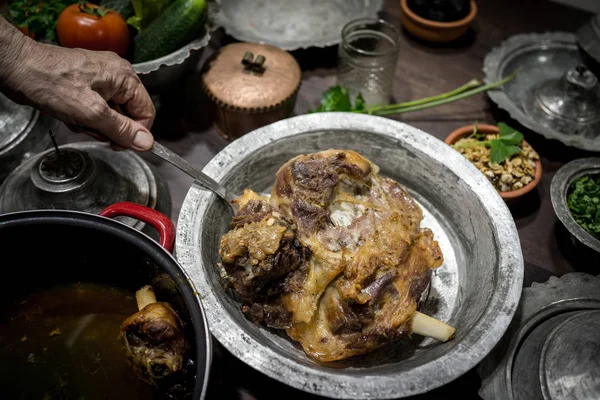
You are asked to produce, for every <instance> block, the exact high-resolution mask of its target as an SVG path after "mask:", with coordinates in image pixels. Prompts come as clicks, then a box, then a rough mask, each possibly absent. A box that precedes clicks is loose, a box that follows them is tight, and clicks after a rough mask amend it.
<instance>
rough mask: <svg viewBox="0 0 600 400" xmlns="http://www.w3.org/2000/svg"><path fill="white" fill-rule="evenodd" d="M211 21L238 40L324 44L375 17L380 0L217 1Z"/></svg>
mask: <svg viewBox="0 0 600 400" xmlns="http://www.w3.org/2000/svg"><path fill="white" fill-rule="evenodd" d="M217 3H218V11H216V12H215V13H214V14H213V15H212V18H213V22H214V23H215V24H216V25H219V26H222V27H223V29H224V30H225V32H227V33H228V34H229V35H231V36H232V37H234V38H235V39H237V40H240V41H244V42H254V43H263V44H270V45H273V46H277V47H279V48H281V49H283V50H296V49H300V48H303V49H306V48H309V47H327V46H331V45H335V44H338V43H339V42H340V41H341V32H342V28H343V26H344V25H345V24H346V23H347V22H349V21H352V20H354V19H358V18H364V17H376V16H377V13H378V12H379V10H381V8H382V6H383V0H277V1H273V0H251V1H243V0H217Z"/></svg>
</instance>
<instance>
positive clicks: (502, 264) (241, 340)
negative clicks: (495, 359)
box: [176, 112, 524, 398]
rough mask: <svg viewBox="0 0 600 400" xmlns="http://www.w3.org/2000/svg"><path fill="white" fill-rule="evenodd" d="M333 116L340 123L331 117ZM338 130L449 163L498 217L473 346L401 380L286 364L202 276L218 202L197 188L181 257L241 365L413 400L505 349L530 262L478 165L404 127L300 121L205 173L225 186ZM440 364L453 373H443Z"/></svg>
mask: <svg viewBox="0 0 600 400" xmlns="http://www.w3.org/2000/svg"><path fill="white" fill-rule="evenodd" d="M333 114H335V118H332V115H333ZM332 130H342V131H346V130H358V131H362V132H370V133H373V134H377V135H383V136H386V137H388V138H391V139H393V140H394V141H395V142H396V143H398V144H399V145H401V144H407V145H409V146H411V147H412V148H415V149H416V150H417V151H419V152H422V153H424V156H426V157H431V158H435V159H437V160H443V161H444V163H445V165H446V166H447V167H448V168H449V169H450V170H451V171H452V172H453V173H454V174H456V175H457V176H458V177H459V178H460V179H462V180H463V181H464V182H465V183H466V184H467V185H468V186H469V187H470V188H471V189H472V191H473V192H474V193H475V195H476V196H477V197H478V199H479V200H480V204H481V206H482V207H484V208H485V209H486V211H487V213H488V215H490V216H491V218H494V221H495V224H494V236H495V240H496V241H497V242H498V249H499V253H498V266H497V269H496V273H497V278H496V286H495V291H494V292H493V293H492V295H491V298H490V300H489V303H488V307H487V308H486V310H485V311H484V312H483V315H482V316H481V317H480V318H479V320H478V322H477V323H476V324H475V325H474V326H473V327H472V329H470V330H469V331H468V332H466V333H465V336H463V337H462V338H461V341H463V342H464V343H466V344H464V345H463V346H455V347H454V348H452V349H451V350H450V351H449V352H447V353H445V354H444V355H442V356H441V357H439V358H437V359H436V360H435V362H430V363H427V364H424V365H420V366H418V367H416V368H414V369H412V370H410V371H409V372H405V373H402V374H401V375H394V374H385V375H384V374H379V375H373V374H370V375H362V376H361V375H357V374H348V375H340V374H333V373H329V372H328V371H316V370H315V369H313V367H312V366H309V365H306V364H302V363H298V362H296V361H294V360H291V359H288V358H285V357H282V356H281V355H280V354H279V352H278V351H276V350H274V349H273V348H270V347H269V346H266V345H263V344H262V343H260V342H259V341H258V340H256V339H255V338H254V337H252V335H249V334H248V333H246V332H245V331H244V330H243V329H242V328H241V327H240V326H239V325H237V324H236V322H235V320H234V319H233V318H232V316H231V315H229V313H228V312H227V310H226V309H225V308H224V307H223V305H222V304H221V303H220V302H219V300H218V299H217V297H216V295H215V290H219V289H218V288H215V287H213V285H212V284H211V283H210V279H209V277H208V276H207V275H206V274H205V273H203V272H202V270H203V269H204V268H206V266H204V265H203V263H202V261H201V259H199V258H198V257H199V256H200V254H199V253H200V252H199V251H198V246H199V243H198V241H197V237H196V236H194V235H196V234H197V233H198V232H200V223H201V219H200V218H198V216H197V214H196V211H197V205H198V202H199V201H200V198H202V197H209V196H211V197H212V196H215V195H214V194H212V193H208V192H206V191H204V190H203V189H202V188H201V187H200V186H198V185H197V184H195V183H194V184H193V185H192V187H191V188H190V190H189V191H188V193H187V195H186V198H185V200H184V202H183V204H182V208H181V212H180V214H179V220H178V223H177V226H178V228H177V235H176V248H177V258H178V260H179V262H180V263H181V265H182V266H183V267H184V269H186V270H187V272H188V274H189V275H190V276H191V277H192V281H193V282H194V284H195V286H196V288H197V289H198V290H199V291H200V293H201V298H202V299H203V303H204V304H206V310H207V315H208V318H209V326H210V327H211V328H210V329H211V332H212V334H213V335H214V336H215V338H216V339H217V340H218V341H219V342H220V343H221V344H223V346H224V347H225V348H227V349H228V350H229V351H230V352H231V353H232V354H233V355H235V356H236V357H237V358H238V359H240V360H242V361H243V362H245V363H246V364H248V365H250V366H251V367H253V368H255V369H257V370H259V371H261V372H262V373H264V374H265V375H267V376H269V377H271V378H273V379H276V380H279V381H281V382H283V383H285V384H287V385H289V386H292V387H295V388H297V389H301V390H304V391H307V392H311V393H315V394H319V395H324V396H329V397H334V398H389V397H398V396H399V395H402V396H403V397H406V396H411V395H416V394H419V393H424V392H427V391H430V390H432V389H435V388H437V387H440V386H442V385H444V384H447V383H449V382H451V381H453V380H455V379H456V378H458V377H459V376H461V375H463V374H464V373H466V372H467V371H469V370H470V369H472V368H474V367H475V366H476V365H477V364H478V363H479V362H480V361H481V360H482V359H483V358H484V357H485V356H486V355H487V354H488V353H489V352H490V351H491V350H492V349H493V347H494V346H495V345H496V344H497V343H498V341H499V340H500V339H501V337H502V336H503V334H504V332H505V331H506V329H507V328H508V326H509V324H510V322H511V320H512V318H513V315H514V312H515V311H516V309H517V306H518V304H519V299H520V296H521V290H522V283H523V264H524V263H523V255H522V253H521V250H520V249H521V247H520V240H519V236H518V233H517V230H516V226H515V224H514V220H513V218H512V216H511V214H510V212H509V210H508V207H507V206H506V204H505V203H504V201H503V200H502V198H501V197H500V196H499V195H498V193H497V191H496V189H494V187H493V186H492V184H491V183H490V182H489V181H488V180H487V178H485V176H484V175H483V174H481V173H479V171H478V170H477V168H476V167H475V166H474V165H473V164H471V163H470V162H469V161H468V160H467V159H465V158H464V157H463V156H462V155H461V154H460V153H458V152H457V151H455V150H453V149H452V148H450V147H449V146H447V145H446V144H445V143H444V142H443V141H441V140H439V139H437V138H435V137H434V136H432V135H430V134H427V133H425V132H423V131H421V130H418V129H416V128H414V127H412V126H410V125H407V124H405V123H402V122H398V121H395V120H392V119H389V118H383V117H376V116H371V115H361V114H354V113H340V112H336V113H318V114H307V115H301V116H296V117H292V118H288V119H285V120H282V121H278V122H275V123H273V124H270V125H267V126H265V127H262V128H259V129H257V130H254V131H253V132H250V133H248V134H246V135H244V136H242V137H241V138H239V139H237V140H235V141H234V142H232V143H230V144H229V145H228V146H227V147H226V148H225V149H224V150H222V151H221V152H219V153H218V154H217V155H216V156H215V157H214V158H213V159H212V160H211V161H210V162H209V163H208V165H207V166H206V167H205V168H204V172H205V173H207V174H208V175H209V176H212V177H213V178H214V179H216V180H217V181H220V180H222V179H223V177H224V176H225V175H226V174H227V172H226V171H225V169H224V168H223V166H224V165H229V166H230V167H232V168H234V167H235V166H239V165H240V164H243V163H244V160H245V157H246V156H248V155H250V154H252V153H253V152H254V151H256V150H258V149H259V148H261V147H263V146H265V145H267V144H269V143H272V142H275V141H277V140H280V139H285V138H289V137H292V136H296V135H301V134H304V133H310V132H315V131H318V132H320V131H323V132H327V131H332ZM492 328H493V329H492ZM455 340H456V339H455ZM441 365H452V366H454V367H453V368H440V366H441ZM283 377H285V379H284V378H283ZM374 378H376V379H379V380H380V382H381V384H379V385H378V387H380V388H381V390H379V391H378V392H377V393H376V396H374V394H373V393H370V392H366V391H365V390H367V389H363V388H365V387H368V386H369V382H371V383H372V380H373V379H374ZM415 382H418V384H415Z"/></svg>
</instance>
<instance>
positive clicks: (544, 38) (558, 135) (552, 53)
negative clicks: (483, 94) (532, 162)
mask: <svg viewBox="0 0 600 400" xmlns="http://www.w3.org/2000/svg"><path fill="white" fill-rule="evenodd" d="M582 63H583V62H582V60H581V57H580V54H579V50H578V47H577V41H576V37H575V35H574V34H572V33H567V32H547V33H541V34H538V33H531V34H518V35H514V36H511V37H510V38H508V39H507V40H505V41H504V42H503V43H502V44H501V45H500V46H499V47H496V48H494V49H492V51H491V52H490V53H489V54H488V55H487V56H486V57H485V60H484V67H483V72H484V73H485V78H484V80H485V82H486V83H491V82H493V81H495V80H498V79H502V78H503V77H506V76H507V75H509V74H511V73H513V72H515V71H516V70H518V74H517V77H516V78H515V79H513V80H512V81H510V82H508V83H507V84H506V85H504V86H503V88H502V90H491V91H488V96H489V97H490V99H491V100H492V101H494V102H495V103H496V104H497V105H498V107H499V108H501V109H503V110H505V111H507V112H508V113H509V114H510V116H511V117H512V118H514V119H515V120H517V121H518V122H519V123H521V124H522V125H523V126H525V127H527V128H529V129H531V130H532V131H534V132H537V133H539V134H541V135H543V136H545V137H546V138H548V139H555V140H558V141H560V142H562V143H564V144H566V145H568V146H573V147H577V148H581V149H584V150H588V151H600V140H598V137H599V136H600V122H598V123H595V124H587V123H586V124H585V125H583V124H579V123H578V122H572V121H568V122H566V123H565V121H562V120H559V119H556V118H555V119H553V120H551V119H549V118H545V117H544V116H543V115H542V114H543V113H541V112H540V110H539V109H538V108H539V107H537V106H536V105H535V99H532V96H533V94H534V92H536V89H537V88H538V87H539V85H541V84H543V83H544V82H548V81H549V80H553V79H558V78H560V77H562V76H564V75H565V74H566V72H567V71H569V70H570V69H573V68H574V67H576V66H577V65H580V64H582Z"/></svg>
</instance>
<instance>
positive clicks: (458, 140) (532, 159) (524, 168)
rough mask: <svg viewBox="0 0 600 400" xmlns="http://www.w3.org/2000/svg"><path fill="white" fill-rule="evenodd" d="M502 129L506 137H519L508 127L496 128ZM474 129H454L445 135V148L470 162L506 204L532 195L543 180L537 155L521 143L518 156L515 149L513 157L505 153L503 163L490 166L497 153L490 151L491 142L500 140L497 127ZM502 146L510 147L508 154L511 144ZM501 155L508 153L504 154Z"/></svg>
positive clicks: (484, 126) (472, 127) (507, 143)
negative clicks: (456, 152) (459, 154)
mask: <svg viewBox="0 0 600 400" xmlns="http://www.w3.org/2000/svg"><path fill="white" fill-rule="evenodd" d="M501 125H504V128H503V133H504V129H507V133H508V132H511V133H510V134H512V135H516V134H518V135H521V134H520V133H519V132H518V131H515V130H514V129H512V128H510V127H508V126H507V125H505V124H499V126H501ZM475 126H476V125H475V124H473V125H467V126H463V127H461V128H458V129H456V130H455V131H454V132H452V133H451V134H450V135H448V137H447V138H446V140H445V142H446V144H449V145H450V146H452V147H453V148H454V149H455V150H457V151H458V152H459V153H461V154H462V155H463V156H465V158H467V159H468V160H469V161H471V163H473V165H475V166H476V167H477V169H479V170H480V171H481V172H482V173H483V174H484V175H485V176H486V177H487V178H488V180H489V181H490V182H491V183H492V185H494V187H495V188H496V190H498V193H499V194H500V197H502V198H503V199H504V201H505V202H506V203H508V204H511V203H513V202H514V201H516V200H517V199H520V198H522V197H523V196H524V195H525V194H527V193H529V192H531V191H532V190H533V189H534V188H535V187H536V186H537V184H538V183H539V182H540V179H541V177H542V163H541V162H540V158H539V155H538V154H537V152H536V151H535V150H534V149H533V148H532V147H531V146H530V145H529V143H527V142H526V141H525V140H522V142H521V146H520V148H521V151H520V152H519V153H516V149H515V150H514V152H513V154H510V152H509V153H508V154H510V155H508V156H507V157H506V158H505V159H504V161H502V162H500V163H494V162H491V158H492V156H493V154H492V152H493V151H494V152H497V151H498V149H497V148H496V149H492V148H491V147H492V146H490V142H491V141H493V140H495V139H498V138H499V137H500V136H501V135H500V133H501V132H500V128H499V126H496V125H485V124H484V125H481V124H479V125H477V130H476V131H475ZM474 132H475V134H474ZM475 136H477V138H475ZM513 137H515V136H513ZM517 137H519V136H517ZM478 142H479V143H478ZM503 145H504V147H509V150H510V148H512V146H514V145H511V144H510V141H505V142H504V143H503ZM494 147H496V146H494ZM502 150H505V148H504V149H502ZM504 154H507V153H506V152H504Z"/></svg>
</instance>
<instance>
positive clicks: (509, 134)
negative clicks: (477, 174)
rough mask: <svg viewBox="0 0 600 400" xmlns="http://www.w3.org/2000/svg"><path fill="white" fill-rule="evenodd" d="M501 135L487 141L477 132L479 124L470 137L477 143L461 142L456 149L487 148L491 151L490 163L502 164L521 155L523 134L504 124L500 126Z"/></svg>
mask: <svg viewBox="0 0 600 400" xmlns="http://www.w3.org/2000/svg"><path fill="white" fill-rule="evenodd" d="M498 130H499V135H498V137H497V138H496V139H492V140H485V135H484V134H481V133H479V132H478V130H477V124H475V129H473V133H472V134H471V135H470V136H469V138H470V139H475V140H476V141H475V142H460V143H456V144H454V147H456V148H468V147H477V146H485V147H488V148H489V149H490V163H492V164H501V163H503V162H504V161H505V160H506V159H509V158H510V157H511V156H514V155H515V154H519V153H520V152H521V151H522V150H523V148H522V147H521V146H522V144H523V138H524V136H523V134H522V133H521V132H519V131H517V130H516V129H514V128H511V127H510V126H508V125H507V124H505V123H504V122H500V123H499V124H498Z"/></svg>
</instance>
